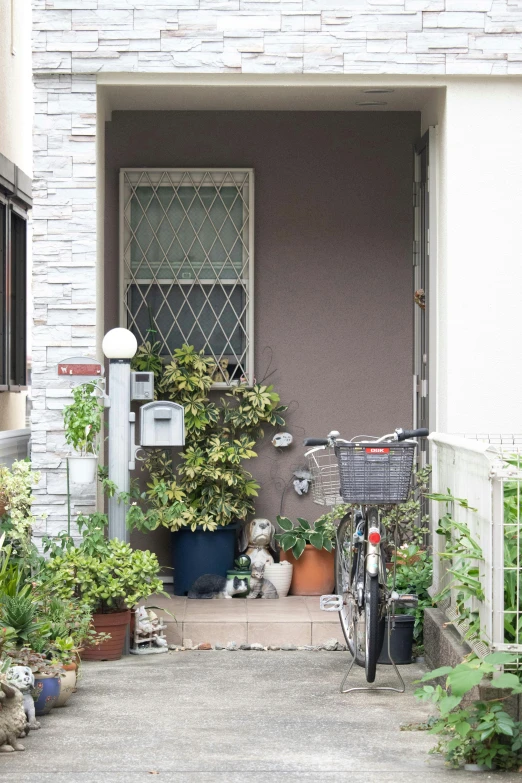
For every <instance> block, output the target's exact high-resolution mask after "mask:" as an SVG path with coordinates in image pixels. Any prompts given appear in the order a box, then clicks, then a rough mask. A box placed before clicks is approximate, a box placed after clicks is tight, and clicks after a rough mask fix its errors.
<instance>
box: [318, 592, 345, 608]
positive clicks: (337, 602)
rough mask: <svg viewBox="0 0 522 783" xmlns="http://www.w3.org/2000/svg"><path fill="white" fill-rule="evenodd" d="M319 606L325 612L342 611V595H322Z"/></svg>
mask: <svg viewBox="0 0 522 783" xmlns="http://www.w3.org/2000/svg"><path fill="white" fill-rule="evenodd" d="M319 607H320V608H321V609H322V610H323V612H340V611H341V609H342V608H343V597H342V595H322V596H321V598H320V599H319Z"/></svg>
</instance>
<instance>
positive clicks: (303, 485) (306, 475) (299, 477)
mask: <svg viewBox="0 0 522 783" xmlns="http://www.w3.org/2000/svg"><path fill="white" fill-rule="evenodd" d="M294 476H295V478H294V480H293V482H292V483H293V485H294V489H295V491H296V492H297V494H298V495H306V494H308V490H309V489H310V482H311V480H312V474H311V473H310V471H309V470H307V469H306V468H298V469H297V470H294Z"/></svg>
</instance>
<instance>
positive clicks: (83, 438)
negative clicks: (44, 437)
mask: <svg viewBox="0 0 522 783" xmlns="http://www.w3.org/2000/svg"><path fill="white" fill-rule="evenodd" d="M97 392H101V387H100V385H99V382H98V381H88V382H87V383H80V384H79V385H78V386H75V387H74V388H73V390H72V396H73V402H72V403H71V405H67V406H66V407H65V408H64V412H63V420H64V424H65V440H66V441H67V443H68V444H69V445H70V446H72V447H73V449H74V451H75V453H74V454H73V455H71V456H69V457H67V460H68V465H69V477H70V479H71V481H73V482H74V483H76V484H92V482H93V481H94V480H95V478H96V466H97V463H98V444H97V439H98V434H99V432H100V430H101V425H102V413H103V404H102V403H101V402H100V400H99V398H98V396H97Z"/></svg>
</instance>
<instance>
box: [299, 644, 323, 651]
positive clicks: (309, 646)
mask: <svg viewBox="0 0 522 783" xmlns="http://www.w3.org/2000/svg"><path fill="white" fill-rule="evenodd" d="M299 649H300V650H306V651H307V652H311V651H312V650H314V651H315V650H318V649H319V648H318V647H317V645H314V644H305V645H304V646H303V647H300V648H299Z"/></svg>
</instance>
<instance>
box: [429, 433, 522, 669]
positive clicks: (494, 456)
mask: <svg viewBox="0 0 522 783" xmlns="http://www.w3.org/2000/svg"><path fill="white" fill-rule="evenodd" d="M430 441H431V444H432V456H431V460H432V464H433V483H432V489H433V492H437V493H441V494H446V493H448V490H449V493H450V494H451V495H453V496H454V497H456V498H463V499H465V500H466V501H467V503H468V504H469V506H470V507H471V508H473V509H475V510H471V509H468V508H465V507H463V506H461V505H459V503H457V502H453V503H450V504H449V508H448V510H449V511H450V513H451V516H452V518H453V519H454V520H455V521H456V522H459V523H461V524H463V525H465V526H466V527H467V529H468V530H469V535H470V537H471V538H472V539H474V540H475V541H476V542H477V543H478V544H479V546H480V548H481V549H482V559H481V560H477V561H476V566H477V567H478V571H479V578H480V582H481V587H482V589H483V592H484V598H483V600H478V599H477V598H475V597H473V598H471V599H469V600H468V601H467V608H468V609H469V610H470V611H472V612H478V617H479V623H480V633H479V637H477V638H475V639H469V640H468V643H469V644H470V645H471V646H472V647H473V648H474V649H475V651H476V652H477V653H478V654H481V655H484V654H485V653H486V652H487V651H489V650H492V649H495V650H512V651H517V652H518V651H520V652H522V611H521V609H520V589H521V581H522V563H521V532H522V520H521V510H520V505H521V500H522V470H521V469H520V467H518V466H517V465H520V466H522V452H521V450H520V446H518V445H515V444H514V443H513V445H511V444H509V445H508V444H507V443H506V444H504V443H501V444H498V445H497V444H492V443H487V442H481V441H478V440H470V439H468V438H464V437H461V436H454V435H446V434H441V433H433V434H432V435H431V436H430ZM513 459H514V460H515V462H517V465H512V464H510V462H509V461H508V460H510V461H513ZM508 495H511V496H512V499H511V501H510V500H509V499H508ZM446 510H447V509H446V504H444V503H441V502H433V504H432V514H431V518H432V522H433V533H434V531H435V529H436V527H437V522H438V520H439V519H440V518H441V517H442V516H443V514H444V513H445V512H446ZM445 544H446V540H445V538H444V537H443V536H438V535H436V534H435V533H434V535H433V549H434V559H433V572H434V577H433V593H434V594H436V593H438V592H440V591H441V590H442V589H443V588H445V587H447V586H448V585H451V584H452V581H453V579H454V577H453V575H452V574H451V573H450V569H451V568H452V567H455V566H458V565H459V563H458V561H457V562H451V561H448V560H445V559H443V560H441V559H440V558H439V555H440V554H441V553H442V552H443V551H444V549H445ZM457 592H458V590H457V589H451V590H450V593H449V597H448V600H447V601H446V602H445V603H444V604H442V608H443V609H444V611H445V612H446V614H447V616H448V618H449V619H450V620H451V621H452V622H453V623H454V625H455V626H456V628H457V629H458V630H459V632H460V633H461V634H462V635H463V636H465V635H466V632H467V631H468V629H469V624H468V623H467V622H466V621H464V622H462V621H459V615H458V613H457V611H456V595H457ZM505 601H506V602H507V603H505ZM505 621H506V622H508V623H509V624H510V625H511V627H512V629H513V632H512V633H506V630H505Z"/></svg>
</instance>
